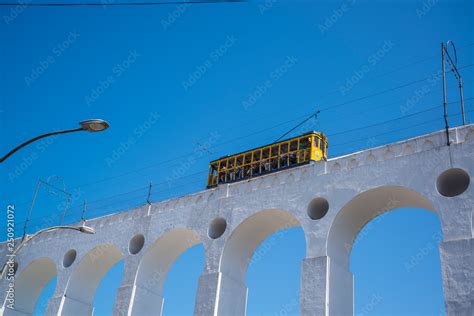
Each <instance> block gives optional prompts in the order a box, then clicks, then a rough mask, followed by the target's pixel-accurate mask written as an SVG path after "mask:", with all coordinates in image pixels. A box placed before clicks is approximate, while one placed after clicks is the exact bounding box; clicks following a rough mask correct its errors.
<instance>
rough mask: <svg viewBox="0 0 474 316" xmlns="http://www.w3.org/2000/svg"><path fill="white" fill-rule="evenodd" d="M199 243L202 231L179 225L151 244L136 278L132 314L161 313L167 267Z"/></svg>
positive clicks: (168, 268)
mask: <svg viewBox="0 0 474 316" xmlns="http://www.w3.org/2000/svg"><path fill="white" fill-rule="evenodd" d="M200 243H201V239H200V238H199V235H198V234H197V233H195V232H194V231H193V230H191V229H187V228H176V229H173V230H170V231H168V232H166V233H165V234H164V235H162V236H161V237H160V238H159V239H158V240H156V241H155V243H154V244H153V245H151V246H150V248H149V249H148V251H147V252H146V254H145V255H144V256H143V258H142V260H141V262H140V265H139V267H138V272H137V276H136V278H135V284H134V288H135V290H134V291H135V294H134V299H133V305H132V315H150V314H151V313H154V314H155V315H161V312H162V308H163V287H164V283H165V280H166V276H167V275H168V271H169V270H170V268H171V267H172V265H173V263H174V262H175V261H176V259H177V258H178V257H179V256H180V255H181V254H183V253H184V252H185V251H186V250H187V249H189V248H191V247H193V246H195V245H197V244H200Z"/></svg>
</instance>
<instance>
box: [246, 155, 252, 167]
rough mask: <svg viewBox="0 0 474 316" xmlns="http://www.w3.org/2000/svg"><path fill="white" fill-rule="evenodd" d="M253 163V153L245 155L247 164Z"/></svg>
mask: <svg viewBox="0 0 474 316" xmlns="http://www.w3.org/2000/svg"><path fill="white" fill-rule="evenodd" d="M251 162H252V153H248V154H245V164H249V163H251Z"/></svg>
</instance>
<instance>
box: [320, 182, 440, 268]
mask: <svg viewBox="0 0 474 316" xmlns="http://www.w3.org/2000/svg"><path fill="white" fill-rule="evenodd" d="M402 207H416V208H423V209H426V210H429V211H434V207H433V205H432V204H431V202H430V201H429V200H427V199H426V198H425V197H424V196H422V195H421V194H420V193H418V192H416V191H413V190H411V189H408V188H405V187H400V186H383V187H378V188H375V189H371V190H368V191H365V192H363V193H360V194H359V195H357V196H356V197H354V198H353V199H352V200H351V201H349V202H348V203H347V204H346V205H345V206H344V207H343V208H342V209H341V210H340V211H339V213H338V214H337V216H336V218H335V219H334V221H333V223H332V225H331V228H330V230H329V236H328V241H327V252H328V256H329V257H330V258H331V260H334V261H336V262H337V263H339V264H340V265H341V266H342V267H344V268H346V269H347V271H349V258H350V254H351V250H352V246H353V244H354V241H355V239H356V237H357V235H358V234H359V232H360V231H361V230H362V228H363V227H364V226H365V225H366V224H367V223H368V222H370V221H371V220H372V219H374V218H375V217H377V216H379V215H381V214H383V213H384V212H387V211H390V210H393V209H397V208H402Z"/></svg>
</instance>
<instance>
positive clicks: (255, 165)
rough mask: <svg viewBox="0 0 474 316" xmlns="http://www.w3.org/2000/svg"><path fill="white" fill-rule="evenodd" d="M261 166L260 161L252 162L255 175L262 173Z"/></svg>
mask: <svg viewBox="0 0 474 316" xmlns="http://www.w3.org/2000/svg"><path fill="white" fill-rule="evenodd" d="M259 166H260V163H259V162H255V163H253V164H252V175H253V176H254V175H257V174H259V173H260V170H259Z"/></svg>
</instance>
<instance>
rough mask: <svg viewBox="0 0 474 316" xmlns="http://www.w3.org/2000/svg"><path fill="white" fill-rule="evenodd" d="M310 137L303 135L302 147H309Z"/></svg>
mask: <svg viewBox="0 0 474 316" xmlns="http://www.w3.org/2000/svg"><path fill="white" fill-rule="evenodd" d="M309 142H310V138H307V137H303V138H301V139H300V149H306V148H308V147H309Z"/></svg>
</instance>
